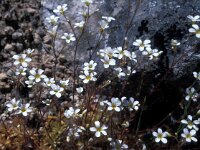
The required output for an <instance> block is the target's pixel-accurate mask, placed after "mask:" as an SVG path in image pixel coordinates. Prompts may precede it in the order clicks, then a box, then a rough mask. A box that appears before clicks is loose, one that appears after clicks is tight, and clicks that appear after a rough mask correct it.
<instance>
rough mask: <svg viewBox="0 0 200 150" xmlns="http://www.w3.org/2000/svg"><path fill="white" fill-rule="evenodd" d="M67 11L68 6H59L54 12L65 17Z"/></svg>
mask: <svg viewBox="0 0 200 150" xmlns="http://www.w3.org/2000/svg"><path fill="white" fill-rule="evenodd" d="M66 10H67V4H63V5H58V6H57V8H56V9H54V10H53V12H54V13H56V14H61V15H64V13H65V11H66Z"/></svg>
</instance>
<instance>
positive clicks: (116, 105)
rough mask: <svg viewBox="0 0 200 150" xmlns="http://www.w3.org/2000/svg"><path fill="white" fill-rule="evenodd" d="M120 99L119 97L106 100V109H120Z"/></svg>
mask: <svg viewBox="0 0 200 150" xmlns="http://www.w3.org/2000/svg"><path fill="white" fill-rule="evenodd" d="M121 104H122V103H121V101H120V100H119V98H115V97H113V98H111V102H107V105H108V110H115V111H117V112H119V111H120V110H121Z"/></svg>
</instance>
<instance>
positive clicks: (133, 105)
mask: <svg viewBox="0 0 200 150" xmlns="http://www.w3.org/2000/svg"><path fill="white" fill-rule="evenodd" d="M122 100H123V103H124V105H125V106H126V107H128V109H129V111H133V110H138V109H139V106H140V103H139V101H137V100H135V99H134V98H133V97H130V98H129V100H127V99H122Z"/></svg>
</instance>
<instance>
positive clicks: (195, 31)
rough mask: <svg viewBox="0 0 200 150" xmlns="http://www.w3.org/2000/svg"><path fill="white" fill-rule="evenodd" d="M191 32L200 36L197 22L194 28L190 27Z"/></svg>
mask: <svg viewBox="0 0 200 150" xmlns="http://www.w3.org/2000/svg"><path fill="white" fill-rule="evenodd" d="M189 32H191V33H194V34H195V35H196V37H197V38H200V29H199V26H198V25H197V24H193V25H192V28H190V29H189Z"/></svg>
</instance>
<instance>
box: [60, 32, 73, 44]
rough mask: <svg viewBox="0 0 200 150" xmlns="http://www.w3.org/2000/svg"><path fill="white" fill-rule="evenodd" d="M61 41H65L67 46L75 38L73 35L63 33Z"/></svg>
mask: <svg viewBox="0 0 200 150" xmlns="http://www.w3.org/2000/svg"><path fill="white" fill-rule="evenodd" d="M61 39H63V40H65V41H66V42H67V43H68V44H69V43H70V42H71V41H75V40H76V38H75V37H74V34H72V33H64V35H63V36H62V37H61Z"/></svg>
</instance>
